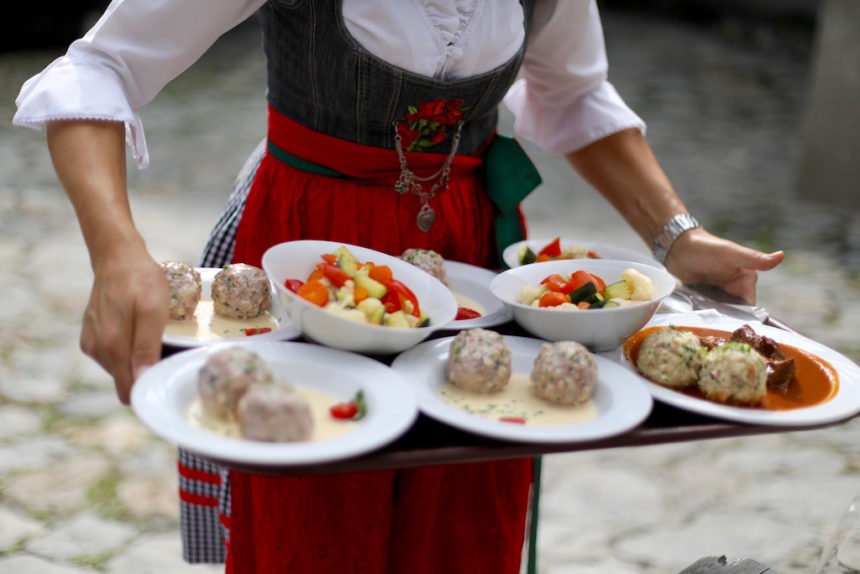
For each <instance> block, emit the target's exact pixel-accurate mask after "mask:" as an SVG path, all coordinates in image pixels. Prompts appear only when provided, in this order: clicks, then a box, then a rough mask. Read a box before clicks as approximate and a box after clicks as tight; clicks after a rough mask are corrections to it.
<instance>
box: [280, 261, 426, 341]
mask: <svg viewBox="0 0 860 574" xmlns="http://www.w3.org/2000/svg"><path fill="white" fill-rule="evenodd" d="M321 257H322V262H320V263H317V265H316V267H315V268H314V270H313V272H312V273H311V274H310V276H308V278H307V279H306V280H305V281H301V280H299V279H287V280H286V281H284V286H285V287H286V288H287V289H289V290H290V291H292V292H294V293H296V294H297V295H298V296H299V297H302V298H303V299H305V300H307V301H309V302H311V303H313V304H314V305H317V306H319V307H323V308H325V309H326V310H327V311H330V312H332V313H336V314H338V315H341V316H343V317H345V318H347V319H352V320H354V321H359V322H365V323H370V324H373V325H385V326H387V327H400V328H413V327H426V326H427V325H429V324H430V317H428V316H427V314H426V313H424V312H422V310H421V306H420V304H419V303H418V298H417V297H416V296H415V293H413V292H412V291H411V290H410V289H409V287H407V286H406V285H404V284H403V283H401V282H400V281H398V280H397V279H395V278H394V274H393V273H392V271H391V268H390V267H388V266H387V265H375V264H374V263H372V262H370V261H368V262H365V263H361V262H359V261H358V259H356V258H355V256H354V255H353V254H352V253H350V251H349V250H348V249H347V248H346V247H343V246H341V247H338V248H337V249H336V250H335V251H334V253H324V254H323V255H322V256H321Z"/></svg>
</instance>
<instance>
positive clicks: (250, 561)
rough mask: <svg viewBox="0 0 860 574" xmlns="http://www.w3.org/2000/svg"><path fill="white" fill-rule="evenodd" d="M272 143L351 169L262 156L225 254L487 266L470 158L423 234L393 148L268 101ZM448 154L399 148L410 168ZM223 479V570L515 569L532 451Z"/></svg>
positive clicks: (480, 198) (488, 228)
mask: <svg viewBox="0 0 860 574" xmlns="http://www.w3.org/2000/svg"><path fill="white" fill-rule="evenodd" d="M269 138H270V141H271V142H272V143H274V144H275V145H276V146H277V147H278V148H280V149H282V150H285V151H287V152H288V153H289V154H292V155H294V156H297V157H300V158H302V159H303V160H305V161H308V162H310V163H313V164H316V165H321V166H324V167H328V168H331V169H334V170H336V171H338V172H340V173H342V174H345V175H348V176H349V177H348V178H338V177H328V176H323V175H316V174H312V173H308V172H306V171H302V170H299V169H296V168H293V167H290V166H288V165H286V164H285V163H283V162H281V161H279V160H278V159H276V158H275V157H274V156H273V155H271V154H267V155H266V156H265V158H264V159H263V161H262V163H261V165H260V168H259V171H258V172H257V176H256V179H255V181H254V184H253V187H252V188H251V192H250V194H249V196H248V199H247V202H246V205H245V210H244V213H243V216H242V220H241V222H240V224H239V228H238V231H237V236H236V247H235V252H234V258H233V259H234V261H235V262H244V263H249V264H252V265H257V266H259V265H260V262H261V259H262V255H263V253H264V252H265V250H266V249H268V248H269V247H270V246H272V245H274V244H277V243H281V242H284V241H290V240H296V239H325V240H331V241H342V242H344V243H351V244H356V245H362V246H366V247H370V248H372V249H376V250H378V251H383V252H386V253H390V254H393V255H399V254H400V253H401V252H402V251H403V250H404V249H406V248H409V247H421V248H426V249H433V250H435V251H437V252H439V253H441V254H442V255H443V256H444V257H445V258H449V259H455V260H458V261H464V262H467V263H472V264H474V265H480V266H484V267H494V266H496V265H497V255H496V246H495V239H494V229H493V207H492V204H491V202H490V199H489V197H488V196H487V195H486V193H484V191H483V187H482V170H481V168H482V161H481V157H480V155H479V154H476V155H475V156H457V158H456V159H455V161H454V163H453V165H452V172H451V181H450V185H449V187H448V189H447V190H445V191H442V192H440V193H438V194H437V195H436V196H435V197H434V198H433V199H432V200H431V201H430V205H431V207H432V208H433V209H434V210H435V211H436V220H435V223H434V224H433V226H432V227H431V228H430V230H429V232H427V233H424V232H422V231H421V230H420V229H419V228H418V226H417V225H416V216H417V214H418V210H419V209H420V202H419V200H418V198H417V197H415V196H414V195H411V194H407V195H403V196H400V195H398V194H397V192H396V191H395V190H394V188H393V184H394V182H395V181H396V179H397V176H398V175H399V165H398V162H397V156H396V154H395V152H393V151H391V150H384V149H379V148H368V147H365V146H360V145H357V144H353V143H350V142H345V141H343V140H339V139H336V138H332V137H330V136H325V135H321V134H318V133H315V132H313V131H311V130H308V129H307V128H304V127H303V126H301V125H299V124H296V123H295V122H292V121H290V120H289V119H287V118H285V117H284V116H282V115H280V114H278V113H277V112H275V111H274V110H272V109H270V111H269ZM444 160H445V156H444V155H441V154H426V153H408V154H407V162H408V164H409V166H410V168H412V169H413V170H414V171H415V172H416V173H417V174H418V175H427V174H428V173H432V172H433V171H435V170H436V169H438V167H439V166H440V165H441V164H442V162H444ZM230 484H231V489H232V509H231V520H230V522H231V525H230V526H231V528H230V546H229V549H228V558H227V572H228V573H236V574H244V573H252V572H253V573H256V572H260V573H274V572H277V573H314V574H326V573H345V572H367V573H386V572H387V573H391V574H399V573H402V572H408V573H417V574H424V573H426V574H437V573H442V572H445V573H447V572H469V573H476V574H478V573H482V572H487V573H492V574H504V573H508V572H509V573H511V574H514V573H517V572H519V563H520V556H521V552H522V544H523V536H524V532H525V518H526V510H527V504H528V492H529V486H530V484H531V461H530V460H514V461H503V462H489V463H480V464H462V465H445V466H434V467H422V468H416V469H406V470H397V471H394V470H389V471H373V472H362V473H348V474H329V475H315V476H296V477H278V476H264V475H256V474H245V473H240V472H231V473H230Z"/></svg>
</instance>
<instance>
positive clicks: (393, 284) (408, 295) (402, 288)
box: [382, 279, 421, 317]
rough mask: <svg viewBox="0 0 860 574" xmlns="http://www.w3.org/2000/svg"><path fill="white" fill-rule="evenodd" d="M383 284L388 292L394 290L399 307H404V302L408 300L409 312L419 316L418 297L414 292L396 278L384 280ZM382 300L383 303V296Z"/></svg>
mask: <svg viewBox="0 0 860 574" xmlns="http://www.w3.org/2000/svg"><path fill="white" fill-rule="evenodd" d="M384 285H385V287H386V288H387V289H388V292H394V293H395V294H396V295H397V298H398V300H399V301H400V308H401V309H404V307H405V305H404V302H406V301H409V302H410V303H412V311H411V314H412V315H415V316H416V317H420V316H421V307H420V306H419V305H418V297H416V296H415V293H413V292H412V291H411V290H410V289H409V287H407V286H406V285H404V284H403V283H401V282H400V281H398V280H397V279H391V280H389V281H386V282H385V283H384ZM386 294H387V293H386ZM382 302H383V303H385V298H384V297H383V300H382ZM404 310H405V309H404Z"/></svg>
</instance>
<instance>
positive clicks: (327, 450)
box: [131, 341, 418, 467]
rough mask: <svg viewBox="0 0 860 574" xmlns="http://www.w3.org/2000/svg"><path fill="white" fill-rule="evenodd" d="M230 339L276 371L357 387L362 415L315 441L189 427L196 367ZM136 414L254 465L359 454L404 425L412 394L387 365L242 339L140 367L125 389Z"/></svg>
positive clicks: (175, 439)
mask: <svg viewBox="0 0 860 574" xmlns="http://www.w3.org/2000/svg"><path fill="white" fill-rule="evenodd" d="M231 345H240V346H243V347H247V348H249V349H251V350H253V351H254V352H256V353H258V354H259V355H260V356H261V357H262V358H263V359H264V360H265V361H266V363H267V364H268V365H269V368H271V369H272V372H273V373H274V374H275V377H276V378H278V379H283V380H286V381H288V382H290V383H293V384H295V385H297V386H299V387H313V388H316V389H319V390H322V391H325V392H327V393H329V394H332V395H334V396H335V397H337V398H338V399H339V400H343V401H347V400H350V399H351V398H352V397H354V396H355V394H356V393H357V392H358V391H359V390H363V391H364V395H365V398H366V400H367V416H366V417H365V418H364V419H362V420H361V422H360V423H359V425H358V426H357V428H356V429H355V430H354V431H352V432H350V433H347V434H345V435H342V436H339V437H336V438H333V439H330V440H326V441H319V442H302V443H266V442H257V441H249V440H242V439H236V438H228V437H224V436H220V435H216V434H213V433H210V432H207V431H205V430H201V429H199V428H196V427H194V426H192V425H191V424H190V423H189V422H188V419H187V417H186V412H187V410H188V406H189V405H190V404H191V403H192V402H193V401H194V400H195V399H196V398H197V397H198V393H197V374H198V372H199V371H200V368H201V367H202V366H203V364H204V363H205V362H206V358H207V357H208V356H209V355H210V354H211V353H213V352H215V351H217V350H219V349H222V348H224V347H227V346H231ZM131 405H132V408H133V409H134V412H135V414H136V415H137V416H138V418H140V420H141V421H143V423H144V424H145V425H146V426H148V427H149V428H150V429H151V430H152V431H153V432H155V434H157V435H159V436H161V437H162V438H164V439H165V440H167V441H169V442H171V443H173V444H175V445H178V446H181V447H183V448H186V449H188V450H190V451H192V452H196V453H198V454H201V455H203V456H208V457H211V458H213V459H216V460H219V461H225V462H236V463H240V464H248V465H254V466H271V467H285V466H294V465H304V464H318V463H325V462H331V461H335V460H340V459H344V458H349V457H354V456H358V455H360V454H363V453H365V452H368V451H371V450H374V449H377V448H379V447H382V446H384V445H386V444H388V443H390V442H391V441H393V440H394V439H396V438H397V437H398V436H400V435H401V434H402V433H403V432H405V431H406V430H407V429H408V428H409V426H410V425H411V424H412V422H413V421H414V420H415V417H416V416H417V413H418V410H417V407H416V402H415V393H414V392H413V390H412V389H411V388H410V386H409V385H408V384H407V383H406V382H405V381H404V380H403V378H402V377H401V376H400V375H399V374H398V373H396V372H395V371H394V370H392V369H391V368H390V367H387V366H385V365H383V364H382V363H380V362H378V361H375V360H373V359H370V358H367V357H362V356H360V355H355V354H353V353H348V352H346V351H339V350H336V349H329V348H326V347H321V346H319V345H312V344H308V343H284V342H275V341H242V342H240V343H225V344H223V345H210V346H207V347H201V348H198V349H194V350H191V351H187V352H184V353H178V354H176V355H173V356H172V357H169V358H167V359H165V360H163V361H161V362H160V363H157V364H156V365H155V366H153V367H152V368H150V369H149V370H147V371H146V372H145V373H144V374H143V375H142V376H141V377H140V379H138V381H137V382H136V383H135V385H134V387H133V389H132V393H131Z"/></svg>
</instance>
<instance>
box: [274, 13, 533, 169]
mask: <svg viewBox="0 0 860 574" xmlns="http://www.w3.org/2000/svg"><path fill="white" fill-rule="evenodd" d="M396 1H400V0H396ZM521 3H522V5H523V12H524V19H525V29H526V33H528V29H529V22H530V21H531V15H532V11H533V8H534V3H535V0H522V2H521ZM342 12H343V10H342V0H270V1H269V2H268V3H267V4H266V5H264V6H263V8H262V9H261V10H260V15H261V20H262V25H263V49H264V51H265V53H266V58H267V66H268V76H269V84H268V100H269V104H270V105H271V106H272V107H273V108H274V109H275V110H277V111H278V112H280V113H281V114H283V115H285V116H286V117H288V118H290V119H292V120H294V121H296V122H298V123H300V124H302V125H304V126H306V127H308V128H311V129H313V130H314V131H317V132H320V133H324V134H327V135H331V136H334V137H337V138H340V139H344V140H347V141H351V142H355V143H358V144H362V145H368V146H374V147H382V148H390V149H393V148H394V125H395V123H396V122H404V121H408V122H409V123H411V125H413V126H415V125H416V124H415V122H414V121H409V120H407V118H412V120H416V118H418V117H422V119H424V120H425V122H433V121H434V119H433V117H429V116H428V115H427V114H426V113H425V112H426V110H427V103H428V102H434V101H435V102H439V101H441V102H444V103H446V105H447V108H445V109H441V108H437V110H436V111H437V112H439V111H440V109H441V111H443V112H445V111H447V112H448V115H447V117H448V119H449V120H450V119H452V116H451V114H452V113H453V114H456V115H454V116H453V118H461V119H463V120H465V123H464V125H463V128H462V135H461V139H460V146H459V148H458V153H460V154H470V153H473V152H475V151H476V150H477V149H478V148H480V146H481V145H482V144H483V143H484V142H486V141H487V139H488V138H489V137H490V136H491V135H492V134H493V132H494V131H495V129H496V122H497V119H498V111H497V106H498V104H499V103H500V102H501V100H502V98H503V97H504V95H505V93H506V92H507V90H508V88H509V87H510V85H511V84H512V83H513V81H514V79H515V78H516V75H517V73H518V71H519V68H520V64H521V63H522V60H523V55H524V53H525V48H526V45H525V44H526V40H527V38H526V39H525V40H524V41H523V45H522V46H521V47H520V49H519V50H518V51H517V53H516V54H515V55H514V56H513V57H512V58H511V59H510V60H508V61H507V62H506V63H504V64H502V65H501V66H499V67H497V68H495V69H493V70H490V71H488V72H485V73H483V74H480V75H478V76H473V77H470V78H468V79H464V80H457V81H451V82H446V81H441V80H435V79H433V78H428V77H426V76H421V75H418V74H415V73H412V72H409V71H407V70H404V69H402V68H398V67H396V66H393V65H391V64H388V63H386V62H384V61H382V60H381V59H379V58H378V57H376V56H374V55H373V54H371V53H370V52H368V51H367V50H365V49H364V48H362V47H361V45H359V43H358V42H357V41H356V40H355V39H354V38H353V37H352V36H351V35H350V34H349V32H348V30H347V28H346V26H345V24H344V21H343V17H342ZM421 104H425V105H424V106H422V105H421ZM431 107H432V106H431ZM452 107H453V108H456V109H453V110H452ZM440 117H441V116H439V115H437V116H436V118H437V119H438V118H440ZM417 121H420V120H417ZM422 125H423V126H426V125H428V124H427V123H425V124H422ZM430 125H431V127H433V128H434V129H435V126H437V125H438V122H437V123H436V124H435V125H434V124H430ZM446 127H447V128H450V125H449V126H444V125H443V126H441V128H439V129H441V131H443V132H444V131H445V128H446ZM426 131H427V130H425V133H426ZM451 131H452V130H451V129H448V132H449V133H447V134H437V135H438V136H439V137H438V138H433V139H431V138H429V137H426V135H425V137H424V138H423V140H422V141H417V142H416V145H415V146H413V151H429V152H437V153H446V152H448V151H449V149H450V145H451V140H452V138H451V137H443V136H447V135H450V132H451ZM408 143H409V142H405V144H404V147H407V146H408ZM418 144H420V145H418Z"/></svg>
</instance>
